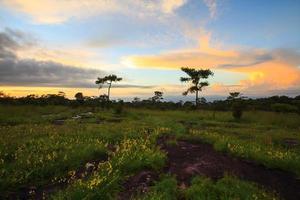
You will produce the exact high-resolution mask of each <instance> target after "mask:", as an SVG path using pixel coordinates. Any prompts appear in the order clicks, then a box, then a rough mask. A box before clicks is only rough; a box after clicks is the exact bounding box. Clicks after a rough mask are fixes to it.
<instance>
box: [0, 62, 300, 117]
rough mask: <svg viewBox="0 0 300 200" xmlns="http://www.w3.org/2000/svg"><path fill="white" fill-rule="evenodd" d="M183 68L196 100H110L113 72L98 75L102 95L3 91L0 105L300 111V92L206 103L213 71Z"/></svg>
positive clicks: (232, 96) (160, 97)
mask: <svg viewBox="0 0 300 200" xmlns="http://www.w3.org/2000/svg"><path fill="white" fill-rule="evenodd" d="M181 70H182V71H183V72H184V73H185V74H186V75H187V77H181V78H180V81H181V82H186V83H190V85H189V88H188V89H187V90H186V91H185V92H183V95H187V94H188V93H194V94H195V101H185V102H183V101H179V102H172V101H163V99H164V98H163V92H161V91H154V95H153V96H152V97H149V98H148V99H143V100H141V99H140V98H138V97H134V98H133V100H132V101H131V102H124V101H123V100H110V94H111V88H112V84H113V83H117V82H120V81H122V78H121V77H118V76H117V75H114V74H111V75H108V76H104V77H98V78H97V80H96V81H95V84H97V85H98V87H99V89H101V88H103V87H104V86H107V94H102V95H99V96H92V97H89V96H84V95H83V93H82V92H78V93H76V94H75V96H74V97H75V99H73V100H71V99H68V98H66V95H65V93H64V92H59V93H58V94H46V95H41V96H37V95H34V94H30V95H27V96H25V97H19V98H16V97H11V96H8V95H6V94H4V93H3V92H1V91H0V104H12V105H27V104H28V105H67V106H75V107H76V106H92V107H100V108H103V109H106V108H111V107H114V108H117V110H119V111H121V110H122V109H123V107H134V108H150V109H202V110H214V111H229V110H232V114H233V117H234V118H236V119H239V118H241V117H242V114H243V111H244V110H264V111H275V112H294V113H299V114H300V95H299V96H296V97H295V98H292V97H288V96H272V97H266V98H256V99H252V98H247V97H244V96H243V95H242V94H241V93H240V92H232V93H230V94H229V96H228V98H227V99H225V100H217V101H213V102H207V101H206V99H205V98H204V97H199V92H201V91H202V89H203V88H204V87H206V86H208V85H209V83H208V81H205V80H206V79H208V78H209V77H210V76H213V75H214V73H213V72H212V71H211V70H209V69H199V70H196V69H193V68H188V67H183V68H181Z"/></svg>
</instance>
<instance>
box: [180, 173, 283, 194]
mask: <svg viewBox="0 0 300 200" xmlns="http://www.w3.org/2000/svg"><path fill="white" fill-rule="evenodd" d="M185 197H186V199H188V200H231V199H249V200H257V199H261V200H274V199H279V198H278V197H276V196H275V195H274V194H272V193H269V192H266V191H265V190H263V189H261V188H260V187H258V186H257V185H255V184H253V183H251V182H246V181H241V180H239V179H237V178H234V177H230V176H225V177H224V178H222V179H220V180H218V181H217V182H216V183H214V182H213V181H211V180H210V179H209V178H205V177H199V176H198V177H195V178H193V180H192V185H191V186H190V187H189V188H188V189H187V190H186V191H185Z"/></svg>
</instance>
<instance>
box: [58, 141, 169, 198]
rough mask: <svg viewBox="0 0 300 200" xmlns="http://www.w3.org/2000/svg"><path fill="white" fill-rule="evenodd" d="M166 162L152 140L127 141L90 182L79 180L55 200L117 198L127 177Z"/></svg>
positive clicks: (158, 167)
mask: <svg viewBox="0 0 300 200" xmlns="http://www.w3.org/2000/svg"><path fill="white" fill-rule="evenodd" d="M164 160H165V156H164V155H163V153H161V152H160V151H159V149H158V148H157V147H155V146H153V144H152V143H151V140H150V139H146V140H131V139H127V140H124V141H122V142H121V143H120V145H119V146H118V147H117V151H116V153H115V154H114V155H113V157H112V159H111V160H109V161H108V162H105V163H103V164H101V165H100V166H99V170H98V171H96V172H95V173H94V174H93V175H92V176H91V177H90V178H89V179H88V180H87V181H82V180H79V181H77V182H76V183H75V184H73V185H71V186H70V187H69V188H68V189H67V190H66V191H63V192H60V193H58V194H57V195H55V196H54V197H53V199H83V198H84V199H115V197H116V195H117V192H118V191H119V190H120V183H121V181H122V180H124V179H125V177H126V176H128V175H130V174H131V173H133V172H136V171H138V170H141V169H143V168H145V167H146V168H152V169H155V170H158V169H160V168H161V167H163V165H164Z"/></svg>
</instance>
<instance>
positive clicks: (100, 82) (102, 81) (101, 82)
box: [95, 74, 122, 101]
mask: <svg viewBox="0 0 300 200" xmlns="http://www.w3.org/2000/svg"><path fill="white" fill-rule="evenodd" d="M121 80H122V78H120V77H117V76H116V75H114V74H112V75H108V76H105V77H103V78H99V77H98V78H97V80H96V81H95V83H96V84H97V85H99V89H101V88H102V87H103V85H104V84H108V89H107V97H108V101H109V97H110V88H111V85H112V83H113V82H119V81H121Z"/></svg>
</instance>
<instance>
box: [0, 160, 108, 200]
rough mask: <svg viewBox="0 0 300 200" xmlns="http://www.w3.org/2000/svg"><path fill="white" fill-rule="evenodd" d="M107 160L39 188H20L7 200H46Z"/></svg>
mask: <svg viewBox="0 0 300 200" xmlns="http://www.w3.org/2000/svg"><path fill="white" fill-rule="evenodd" d="M107 160H108V156H105V157H103V158H100V159H96V160H91V161H89V162H87V163H85V164H84V165H83V166H81V167H80V168H78V169H77V170H76V171H74V172H73V173H71V174H68V176H67V177H66V178H65V179H63V180H61V181H58V182H54V183H50V184H47V185H43V186H40V187H36V186H26V187H24V188H21V189H20V190H19V191H17V192H12V193H10V194H9V195H8V198H7V199H36V200H41V199H47V198H48V197H49V195H50V194H52V193H53V192H55V191H58V190H60V189H64V188H66V187H67V186H68V185H69V184H70V183H72V182H74V181H76V180H78V179H85V178H87V177H89V176H90V175H91V174H92V173H93V172H94V171H96V170H97V169H98V165H99V163H101V162H105V161H107ZM0 197H1V196H0Z"/></svg>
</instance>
